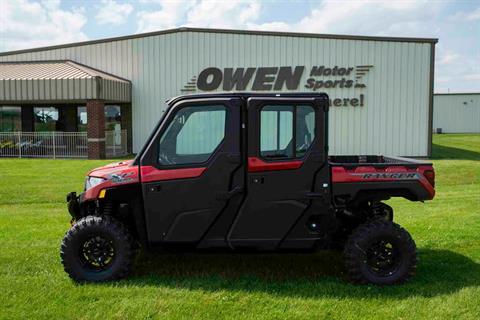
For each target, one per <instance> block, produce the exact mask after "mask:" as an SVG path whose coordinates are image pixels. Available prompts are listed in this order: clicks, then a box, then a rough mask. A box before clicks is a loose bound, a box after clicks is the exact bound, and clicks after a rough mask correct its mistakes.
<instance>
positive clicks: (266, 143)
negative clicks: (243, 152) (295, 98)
mask: <svg viewBox="0 0 480 320" xmlns="http://www.w3.org/2000/svg"><path fill="white" fill-rule="evenodd" d="M314 138H315V110H314V109H313V108H312V107H311V106H305V105H304V106H291V105H276V106H265V107H263V108H262V110H261V113H260V155H261V156H262V157H264V158H267V159H288V158H299V157H302V156H303V155H304V154H305V153H306V152H307V150H308V148H309V147H310V145H311V144H312V141H313V139H314Z"/></svg>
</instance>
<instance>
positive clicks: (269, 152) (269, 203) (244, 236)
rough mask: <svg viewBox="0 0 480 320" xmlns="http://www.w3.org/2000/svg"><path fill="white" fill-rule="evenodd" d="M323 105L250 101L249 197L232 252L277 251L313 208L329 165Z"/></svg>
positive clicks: (309, 101) (305, 101)
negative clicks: (317, 181) (324, 169)
mask: <svg viewBox="0 0 480 320" xmlns="http://www.w3.org/2000/svg"><path fill="white" fill-rule="evenodd" d="M323 104H324V102H322V103H321V104H320V103H318V102H316V100H315V99H312V98H298V99H292V98H276V99H275V98H270V100H266V99H265V98H264V99H261V98H251V99H249V101H248V172H247V184H248V185H247V195H246V199H245V201H244V203H243V205H242V207H241V209H240V211H239V214H238V215H237V219H236V221H235V223H234V225H233V226H232V229H231V232H230V234H229V238H228V239H229V241H230V244H231V245H232V246H234V247H243V246H247V247H248V246H254V247H259V248H265V249H274V248H276V247H277V246H278V245H279V244H280V242H281V241H282V239H284V238H285V237H287V235H288V234H289V231H290V230H292V229H293V228H294V226H295V224H296V223H297V221H299V220H300V218H301V217H302V215H303V214H304V213H305V212H306V211H307V209H308V208H309V206H310V202H311V200H310V199H309V196H310V195H311V194H312V191H313V190H314V189H315V186H314V184H315V177H316V173H317V172H318V171H319V169H320V168H322V167H324V166H323V165H324V164H325V163H326V161H327V159H326V150H325V149H326V148H325V134H324V117H325V113H324V110H323ZM320 105H322V107H320ZM326 182H328V180H327V181H326Z"/></svg>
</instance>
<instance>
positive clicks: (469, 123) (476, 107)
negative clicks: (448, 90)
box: [433, 93, 480, 133]
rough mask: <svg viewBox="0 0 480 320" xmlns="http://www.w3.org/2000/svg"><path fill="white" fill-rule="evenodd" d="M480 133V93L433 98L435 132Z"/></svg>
mask: <svg viewBox="0 0 480 320" xmlns="http://www.w3.org/2000/svg"><path fill="white" fill-rule="evenodd" d="M437 128H441V129H442V131H443V132H444V133H480V93H478V94H440V95H434V96H433V130H434V131H436V130H437Z"/></svg>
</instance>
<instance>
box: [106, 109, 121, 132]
mask: <svg viewBox="0 0 480 320" xmlns="http://www.w3.org/2000/svg"><path fill="white" fill-rule="evenodd" d="M121 121H122V112H121V109H120V106H118V105H106V106H105V130H107V131H111V130H115V128H116V127H117V126H118V129H120V127H121Z"/></svg>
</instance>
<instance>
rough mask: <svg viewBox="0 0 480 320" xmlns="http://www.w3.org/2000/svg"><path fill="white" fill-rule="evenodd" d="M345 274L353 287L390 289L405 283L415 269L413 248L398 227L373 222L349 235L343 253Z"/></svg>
mask: <svg viewBox="0 0 480 320" xmlns="http://www.w3.org/2000/svg"><path fill="white" fill-rule="evenodd" d="M344 258H345V266H346V271H347V273H348V276H349V278H350V280H351V281H352V282H354V283H361V284H365V283H372V284H377V285H391V284H398V283H403V282H406V281H408V280H409V279H410V278H411V277H412V276H413V275H414V274H415V270H416V265H417V255H416V246H415V242H414V241H413V239H412V237H411V236H410V234H409V233H408V232H407V231H405V229H403V228H402V227H400V226H399V225H398V224H396V223H393V222H389V221H382V220H374V221H370V222H367V223H365V224H362V225H360V226H359V227H358V228H357V229H356V230H354V232H353V233H352V234H351V235H350V237H349V238H348V240H347V243H346V244H345V250H344Z"/></svg>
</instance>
